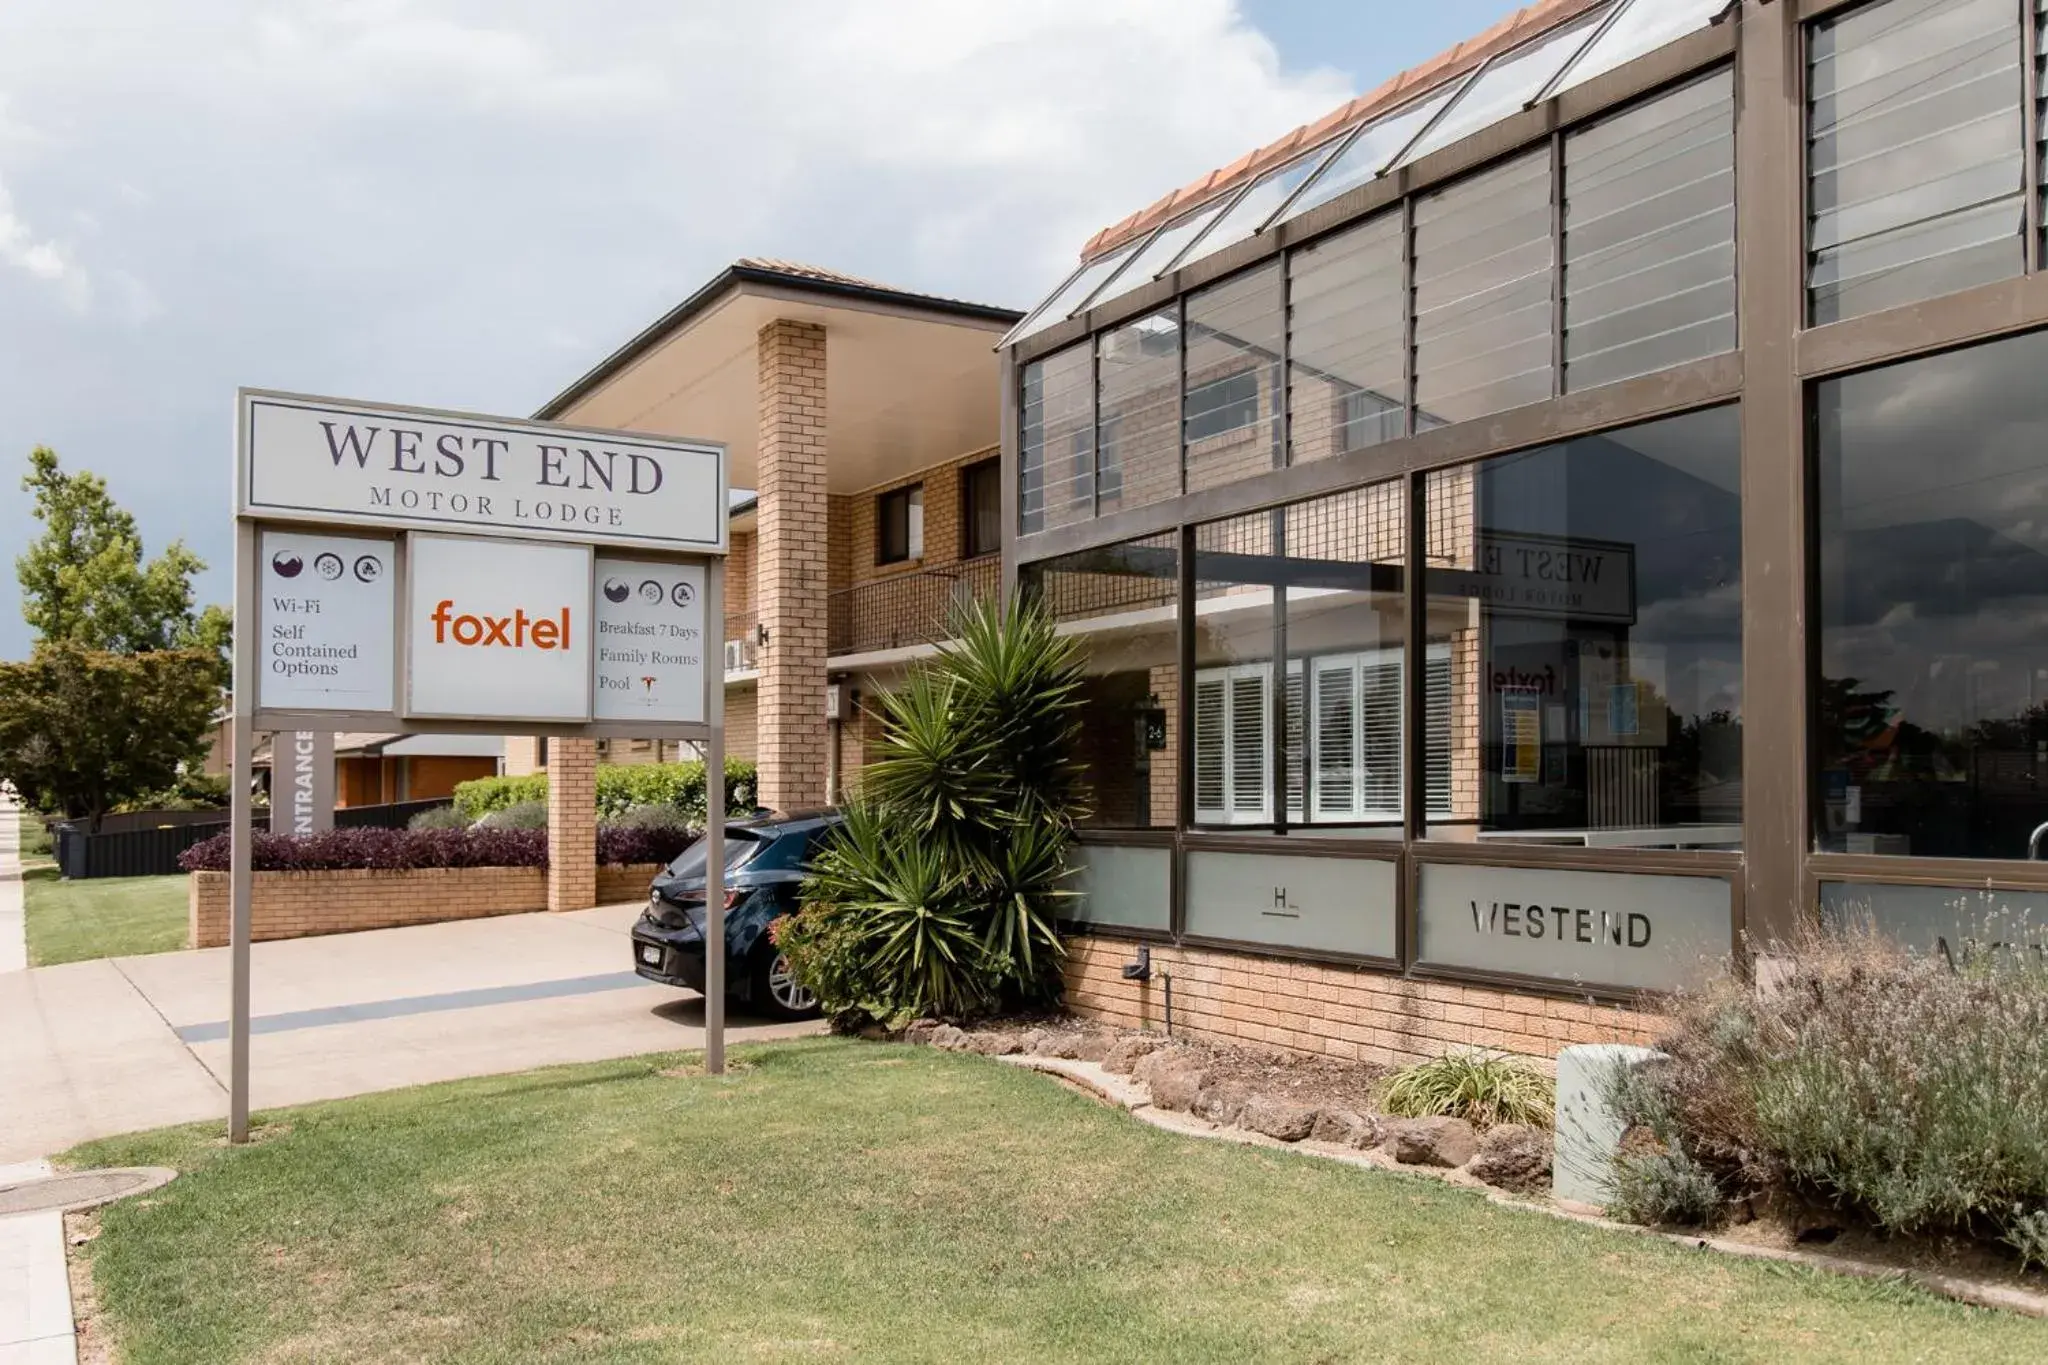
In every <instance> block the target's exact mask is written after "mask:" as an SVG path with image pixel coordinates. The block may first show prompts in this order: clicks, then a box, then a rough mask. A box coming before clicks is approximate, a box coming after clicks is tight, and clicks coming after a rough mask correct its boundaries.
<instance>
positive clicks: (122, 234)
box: [0, 0, 1352, 657]
mask: <svg viewBox="0 0 2048 1365" xmlns="http://www.w3.org/2000/svg"><path fill="white" fill-rule="evenodd" d="M77 10H78V7H77V5H76V3H75V0H7V3H6V4H4V5H0V180H4V182H5V185H6V187H7V188H9V189H11V190H12V192H13V198H12V200H11V201H10V200H8V199H6V198H5V197H4V196H0V319H8V320H9V321H0V412H4V413H5V414H6V417H7V421H6V423H5V433H6V439H8V440H9V441H12V442H14V443H15V444H16V445H19V444H21V442H22V441H23V440H28V441H35V440H42V441H48V442H50V443H53V444H57V445H58V446H59V447H60V449H62V450H65V451H67V453H69V454H70V455H71V456H72V458H74V459H75V460H76V461H77V462H79V463H81V464H85V465H88V466H91V467H94V468H98V469H102V470H103V471H104V472H106V473H107V474H108V475H109V476H110V477H111V478H112V479H113V481H114V484H115V489H116V491H117V493H123V495H124V496H126V497H128V498H129V501H130V502H131V504H132V505H135V506H137V507H138V510H140V511H142V513H143V516H144V523H145V529H149V528H151V527H152V525H154V526H156V527H157V528H158V529H156V530H154V531H153V532H152V534H153V537H154V538H155V539H159V540H161V539H167V538H168V537H169V535H170V534H185V535H187V536H188V537H189V538H191V539H192V540H193V541H194V542H195V543H197V544H198V545H199V546H200V548H201V549H202V551H204V552H208V553H210V555H211V556H212V557H213V558H214V559H215V560H216V561H219V562H224V560H225V553H224V550H225V541H224V532H223V528H222V527H221V525H220V518H219V516H218V508H219V506H220V505H221V500H222V494H221V487H222V486H223V485H224V480H225V478H226V474H225V470H226V467H227V465H226V461H225V458H224V456H223V454H222V451H221V448H220V447H221V435H220V430H219V427H220V412H221V410H222V407H223V404H224V402H225V395H226V394H227V393H228V392H230V391H231V390H232V388H233V386H234V385H235V384H237V383H249V384H269V385H276V386H280V387H292V388H300V389H313V390H324V391H330V392H353V393H358V394H362V395H365V396H371V397H388V398H391V399H394V400H400V401H424V402H434V403H439V404H443V405H447V406H458V407H473V408H494V409H498V410H511V411H520V410H530V409H531V408H532V407H533V406H535V405H537V404H538V403H539V402H540V401H542V400H543V399H545V398H546V397H547V396H548V395H549V394H551V393H553V392H554V391H555V390H557V389H558V388H559V387H560V386H561V385H563V384H565V383H566V382H568V381H569V380H570V379H572V378H573V377H574V376H575V375H576V374H578V373H580V372H581V371H582V370H583V369H584V368H585V367H586V366H587V365H588V364H589V363H590V362H591V361H594V360H595V359H596V358H598V357H599V356H601V355H602V354H603V353H604V352H606V351H608V350H609V349H610V348H611V347H613V346H615V345H617V344H619V343H620V342H621V341H623V340H624V339H625V338H627V337H628V336H630V335H631V334H632V333H633V332H634V331H636V330H637V329H638V328H639V327H641V326H643V325H644V324H645V323H646V322H647V321H648V320H649V319H651V318H653V317H654V316H656V315H658V314H659V313H660V312H661V311H663V310H664V309H666V308H667V307H669V306H671V305H673V304H674V303H675V302H676V301H677V300H678V299H680V298H682V297H683V296H685V295H686V294H687V293H688V292H689V291H690V290H692V289H694V288H695V287H696V286H697V285H699V284H701V283H702V282H703V281H704V280H706V279H708V278H710V277H711V276H712V275H713V274H715V273H716V272H717V270H718V269H720V268H721V267H722V266H724V265H725V264H727V263H729V262H730V261H732V260H733V259H735V258H737V257H739V256H743V255H774V256H782V257H788V258H792V259H797V260H806V261H812V262H815V263H817V264H819V265H824V266H830V267H833V268H836V269H840V270H845V271H849V272H852V273H854V274H859V275H864V276H867V277H870V278H874V279H880V280H885V281H888V282H889V283H892V284H897V285H901V286H903V287H906V288H911V289H922V290H930V291H932V292H936V293H942V294H948V295H953V296H957V297H965V298H973V299H980V300H984V301H987V302H992V303H1006V304H1010V305H1012V306H1015V307H1019V308H1022V307H1026V306H1028V305H1030V304H1031V303H1033V302H1035V301H1036V296H1037V295H1038V294H1040V293H1042V292H1043V291H1045V290H1046V289H1048V288H1050V287H1051V286H1052V285H1053V284H1055V283H1056V282H1057V281H1058V279H1059V277H1060V276H1061V275H1063V274H1064V273H1065V271H1066V270H1067V269H1068V268H1069V266H1070V263H1071V262H1072V260H1073V259H1074V255H1075V253H1076V251H1077V250H1078V249H1079V247H1080V245H1081V243H1082V242H1083V241H1084V240H1085V239H1086V238H1087V237H1088V236H1089V235H1090V234H1092V233H1093V232H1094V231H1095V230H1096V229H1098V228H1100V227H1102V226H1103V225H1104V224H1106V223H1109V222H1112V221H1115V220H1116V219H1119V218H1122V217H1123V216H1125V215H1126V214H1129V213H1130V212H1132V211H1133V210H1135V209H1138V208H1140V207H1142V206H1143V205H1145V204H1148V203H1150V202H1151V201H1152V200H1154V199H1156V198H1158V197H1159V196H1160V195H1161V194H1163V193H1165V192H1167V191H1169V190H1171V189H1173V188H1174V187H1176V186H1177V185H1179V184H1182V183H1184V182H1185V181H1187V180H1190V179H1192V178H1194V177H1196V176H1198V175H1201V174H1203V173H1204V172H1206V171H1208V170H1209V169H1210V168H1212V167H1214V166H1217V165H1220V164H1223V163H1225V162H1228V161H1231V160H1234V159H1235V158H1237V157H1238V156H1240V155H1241V154H1243V153H1244V152H1245V151H1247V150H1249V149H1250V148H1251V147H1253V146H1255V145H1257V144H1259V143H1262V142H1264V141H1266V140H1269V139H1271V138H1274V137H1277V136H1279V135H1281V134H1283V133H1285V132H1286V131H1287V130H1289V129H1290V128H1292V127H1294V126H1295V125H1297V124H1299V123H1302V122H1305V121H1308V120H1311V119H1314V118H1317V117H1320V116H1321V115H1322V114H1324V113H1326V112H1328V111H1329V110H1330V109H1331V108H1332V107H1334V106H1335V105H1336V104H1337V103H1339V102H1340V101H1341V100H1343V99H1344V98H1346V97H1347V96H1348V95H1349V94H1350V93H1352V92H1351V91H1350V90H1349V89H1348V88H1347V87H1346V85H1345V83H1344V82H1343V81H1342V79H1341V78H1339V77H1338V76H1336V75H1334V74H1333V73H1329V72H1313V73H1308V74H1300V73H1289V72H1285V71H1283V70H1282V69H1281V67H1280V64H1279V61H1278V59H1277V57H1276V55H1275V53H1274V50H1273V48H1272V45H1271V44H1270V43H1269V42H1268V41H1267V40H1266V39H1265V38H1264V37H1263V36H1261V35H1260V34H1259V33H1258V32H1256V31H1255V30H1253V29H1251V28H1250V27H1249V26H1247V25H1246V24H1245V22H1244V21H1243V20H1242V18H1241V17H1240V16H1239V15H1238V13H1237V11H1236V8H1235V5H1234V4H1233V3H1232V0H1014V2H1012V3H987V2H983V3H964V4H963V3H959V0H861V3H859V4H852V5H849V4H846V3H844V2H843V0H746V3H730V4H686V5H677V4H674V3H669V2H668V0H585V3H582V4H577V5H573V6H572V5H563V4H559V3H556V2H555V0H299V2H298V3H260V2H259V0H181V2H180V3H179V4H178V5H176V6H166V5H164V4H162V3H161V2H160V0H95V4H94V5H93V7H92V12H93V17H92V20H91V22H90V23H87V22H85V21H83V20H82V19H81V18H80V17H79V15H78V13H77ZM30 112H32V114H33V119H34V128H33V130H32V132H31V131H30V130H29V129H28V128H27V127H26V125H25V124H24V123H23V122H22V120H23V119H25V118H27V117H28V115H29V113H30ZM8 114H12V115H13V116H14V121H13V122H9V121H8V119H7V117H6V116H7V115H8ZM10 205H19V206H21V208H20V209H19V210H17V209H15V208H13V207H11V206H10ZM31 206H32V208H33V213H32V214H31V213H30V212H29V209H30V207H31ZM17 213H19V216H17ZM30 219H33V224H34V225H33V226H31V222H30V221H29V220H30ZM57 223H64V224H70V225H76V224H84V223H91V224H94V225H96V227H95V229H94V230H93V231H92V232H90V233H89V234H86V235H82V236H81V237H80V239H79V245H78V247H77V248H76V249H74V248H73V247H72V246H71V245H70V244H68V243H67V242H65V241H64V240H62V239H60V238H58V237H55V236H53V235H52V225H53V224H57ZM79 251H83V252H87V253H89V255H87V256H85V257H84V258H83V259H81V258H80V256H79V254H77V253H78V252H79ZM88 266H89V267H90V272H89V273H88V270H87V267H88ZM10 281H12V282H10ZM95 285H97V286H98V288H97V289H95ZM53 288H54V289H55V291H56V293H55V296H56V298H57V299H58V301H59V303H60V307H59V308H58V309H57V311H56V312H55V313H54V314H53V315H51V316H52V318H53V319H54V321H50V320H46V321H44V322H38V323H37V325H36V326H34V327H28V326H21V325H15V324H14V323H13V322H12V321H11V320H12V319H17V318H22V317H24V316H26V315H25V314H24V312H23V309H24V308H25V307H27V306H31V305H33V303H34V301H35V296H34V295H33V294H31V293H24V292H22V291H23V290H24V289H32V290H40V291H41V294H42V297H43V298H44V299H45V306H46V307H47V300H48V298H49V297H50V295H51V291H52V289H53ZM66 310H69V311H66ZM144 324H146V326H145V325H144ZM109 395H119V396H120V398H121V401H120V402H109V401H108V396H109ZM145 404H146V408H147V410H146V411H144V410H142V409H143V407H144V405H145ZM19 456H20V452H19V451H18V450H13V449H0V462H5V463H7V464H11V462H12V461H14V460H16V459H18V458H19ZM14 482H15V481H14V479H13V478H12V477H11V476H9V475H8V474H7V472H6V469H5V468H4V467H0V523H4V522H5V519H6V517H7V515H8V514H9V512H10V509H9V507H8V506H7V503H6V500H7V499H9V498H11V497H12V496H13V494H12V492H11V490H12V488H13V485H14ZM124 488H125V489H126V490H127V491H126V492H124V491H123V490H124ZM152 518H155V521H154V522H152ZM4 529H5V526H4V524H0V530H4ZM5 629H6V627H5V626H4V625H0V657H4V656H6V655H8V654H10V653H12V652H14V651H13V649H12V648H10V646H11V645H12V644H13V641H12V640H11V639H10V638H9V637H8V636H7V635H6V634H5Z"/></svg>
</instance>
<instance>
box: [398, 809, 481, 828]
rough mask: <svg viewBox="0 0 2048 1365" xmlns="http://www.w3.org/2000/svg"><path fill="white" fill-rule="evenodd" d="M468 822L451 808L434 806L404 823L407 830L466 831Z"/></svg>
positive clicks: (461, 814) (459, 812)
mask: <svg viewBox="0 0 2048 1365" xmlns="http://www.w3.org/2000/svg"><path fill="white" fill-rule="evenodd" d="M469 823H470V822H469V820H468V818H467V817H466V816H464V815H463V813H462V812H461V811H459V810H457V809H455V807H453V806H435V807H434V808H433V809H432V810H423V811H421V812H420V813H419V814H418V815H415V816H413V818H412V819H410V820H408V821H406V822H405V827H406V828H407V829H468V828H469Z"/></svg>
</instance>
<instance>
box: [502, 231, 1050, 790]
mask: <svg viewBox="0 0 2048 1365" xmlns="http://www.w3.org/2000/svg"><path fill="white" fill-rule="evenodd" d="M1021 316H1022V315H1021V314H1019V313H1017V312H1016V311H1014V310H1011V309H1004V308H995V307H990V306H986V305H982V304H974V303H964V302H961V301H958V300H953V299H942V298H935V297H932V296H930V295H924V294H915V293H909V292H906V291H903V290H900V289H893V288H890V287H887V286H884V285H879V284H875V283H872V282H870V281H867V280H861V279H856V278H854V277H852V276H848V275H842V274H837V273H834V272H831V271H826V270H819V269H816V268H813V267H810V266H803V265H793V264H790V263H788V262H783V261H771V260H743V261H740V262H738V263H736V264H735V265H733V266H732V267H730V268H729V269H727V270H725V271H723V272H722V273H720V274H719V275H718V277H717V278H715V279H713V280H712V281H711V282H710V283H708V284H706V285H705V286H704V287H703V288H702V289H700V290H698V291H697V292H696V293H695V294H694V295H692V296H691V297H690V298H689V299H687V300H686V301H685V302H683V303H682V304H681V305H680V306H678V307H677V308H676V309H674V310H673V311H671V312H670V313H668V314H667V315H666V316H664V317H662V318H661V319H659V320H658V321H656V322H655V323H654V324H653V325H652V326H650V327H649V328H647V329H646V330H645V331H643V332H642V333H641V334H640V335H639V336H637V337H635V338H633V339H632V340H631V341H629V342H628V343H627V344H626V345H624V346H623V347H621V348H620V349H619V350H618V351H616V352H615V353H613V354H612V355H611V356H609V357H608V358H606V359H605V360H604V361H603V362H602V363H601V364H600V365H598V366H597V367H596V368H595V369H593V370H592V371H591V372H590V373H589V374H587V375H585V376H583V377H582V378H581V379H579V380H577V381H576V382H575V383H574V384H572V385H571V386H570V387H569V388H568V389H567V390H565V391H564V392H563V393H562V394H561V395H559V396H558V397H556V398H555V399H553V400H552V401H551V402H549V403H548V404H547V405H546V406H545V407H543V408H542V409H541V411H540V412H539V413H538V414H537V415H538V416H539V417H540V418H542V419H546V420H556V421H563V422H571V423H576V424H579V425H585V426H595V427H606V428H619V429H624V430H632V431H646V432H653V433H660V434H667V435H677V436H691V437H696V438H700V439H706V440H715V441H722V442H724V443H725V445H726V446H727V449H728V451H729V452H730V457H731V466H732V467H731V480H732V485H733V487H734V489H735V490H747V491H745V492H740V491H735V493H734V497H733V504H732V507H731V509H730V513H731V518H732V522H731V526H732V544H731V553H730V556H729V558H728V559H727V561H726V563H727V573H726V605H725V629H724V633H723V637H722V642H723V646H724V647H723V651H722V654H723V658H724V668H725V679H726V710H725V715H726V748H727V752H728V753H730V754H732V755H733V756H734V757H738V758H748V759H753V760H755V761H756V762H757V763H758V764H759V765H760V771H761V800H762V802H763V803H764V804H765V805H767V806H769V807H771V808H774V809H777V810H798V809H803V808H806V807H816V806H820V805H824V804H826V803H827V802H829V801H831V800H833V799H836V796H837V795H838V793H839V792H841V791H843V790H844V786H845V783H846V781H847V780H848V779H849V778H850V777H851V775H852V774H853V773H854V772H855V771H856V770H857V769H858V768H859V767H860V765H861V764H862V762H863V761H864V756H865V754H866V751H867V748H868V746H869V744H870V742H871V739H872V721H871V719H870V717H869V715H868V713H867V709H866V703H867V701H868V699H869V698H871V697H872V696H873V695H874V692H875V689H876V687H877V686H885V685H887V684H888V683H889V682H891V681H893V680H895V679H897V678H899V677H900V676H901V674H902V671H903V669H904V667H905V665H906V664H908V663H909V662H910V661H912V660H914V659H916V658H918V657H921V656H924V655H927V654H929V653H930V652H931V643H930V642H931V640H932V639H933V638H934V637H935V635H936V634H937V633H938V631H939V628H940V626H941V625H942V624H943V622H944V619H945V615H946V611H947V609H948V607H949V606H950V605H951V604H952V603H953V602H955V601H957V600H961V599H963V598H969V597H982V596H990V595H993V594H995V593H996V592H998V591H999V590H1000V588H1001V558H1000V550H1001V543H1000V540H1001V523H1000V517H1001V490H1000V485H999V483H998V480H997V473H998V461H997V455H998V429H999V425H1000V396H999V395H1000V390H999V388H998V384H997V375H998V369H999V365H998V360H997V357H996V354H995V345H996V342H997V341H998V340H1000V339H1001V337H1002V334H1003V332H1004V331H1005V330H1006V329H1007V328H1009V327H1010V326H1012V325H1014V324H1015V323H1016V322H1017V320H1018V319H1019V318H1020V317H1021ZM597 756H598V758H599V759H600V760H601V761H608V762H627V763H630V762H653V761H656V760H657V759H659V758H670V757H674V756H675V755H674V754H673V753H672V752H662V751H661V749H660V748H659V747H658V746H656V745H655V744H653V743H651V742H649V741H631V740H624V741H612V742H610V743H608V744H606V745H605V746H604V748H603V751H601V752H600V753H599V754H598V755H597ZM546 759H547V749H546V746H545V745H544V744H543V743H541V742H540V741H536V740H526V739H513V740H509V741H507V746H506V770H507V771H508V772H514V773H517V772H530V771H533V770H534V769H536V768H539V767H544V766H546Z"/></svg>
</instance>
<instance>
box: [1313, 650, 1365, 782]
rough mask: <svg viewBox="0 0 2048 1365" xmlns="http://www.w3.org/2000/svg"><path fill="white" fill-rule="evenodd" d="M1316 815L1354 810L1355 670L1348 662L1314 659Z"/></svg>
mask: <svg viewBox="0 0 2048 1365" xmlns="http://www.w3.org/2000/svg"><path fill="white" fill-rule="evenodd" d="M1315 671H1316V755H1315V760H1316V773H1315V792H1316V815H1317V817H1318V818H1320V817H1324V816H1333V815H1336V816H1342V815H1353V814H1356V813H1357V810H1358V779H1357V774H1358V668H1357V666H1356V664H1355V663H1353V662H1352V661H1351V660H1349V659H1317V660H1316V661H1315Z"/></svg>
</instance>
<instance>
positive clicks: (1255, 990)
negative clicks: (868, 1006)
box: [1066, 936, 1659, 1066]
mask: <svg viewBox="0 0 2048 1365" xmlns="http://www.w3.org/2000/svg"><path fill="white" fill-rule="evenodd" d="M1133 947H1134V945H1132V944H1131V943H1129V942H1125V941H1120V940H1116V939H1109V938H1097V937H1093V936H1089V937H1082V938H1075V939H1071V940H1069V941H1068V945H1067V948H1068V956H1067V963H1066V981H1067V1006H1068V1008H1069V1009H1070V1010H1072V1011H1073V1012H1074V1013H1075V1014H1077V1015H1080V1016H1081V1017H1083V1018H1087V1019H1099V1020H1101V1021H1103V1022H1105V1023H1110V1024H1116V1025H1119V1026H1122V1027H1126V1028H1160V1027H1163V1026H1164V1023H1165V1013H1166V992H1165V983H1164V982H1163V981H1162V980H1161V979H1160V978H1161V975H1162V973H1165V974H1170V975H1171V976H1172V977H1173V1027H1174V1031H1175V1032H1176V1033H1182V1032H1185V1033H1189V1034H1194V1035H1198V1036H1201V1037H1207V1038H1216V1039H1221V1040H1225V1041H1234V1042H1259V1043H1268V1044H1272V1045H1275V1046H1278V1047H1284V1048H1287V1049H1289V1050H1291V1051H1295V1052H1305V1053H1320V1054H1325V1055H1328V1056H1332V1057H1342V1058H1345V1059H1347V1060H1351V1061H1368V1062H1379V1063H1383V1064H1387V1065H1395V1066H1399V1065H1405V1064H1407V1063H1409V1062H1415V1061H1421V1060H1423V1059H1424V1058H1428V1057H1434V1056H1439V1055H1441V1054H1442V1053H1445V1052H1449V1051H1453V1050H1455V1049H1458V1048H1462V1047H1481V1048H1494V1049H1500V1050H1503V1051H1507V1052H1517V1053H1522V1054H1525V1055H1528V1056H1534V1057H1555V1056H1556V1055H1557V1051H1558V1049H1559V1048H1561V1047H1564V1046H1566V1045H1567V1044H1570V1043H1608V1042H1621V1043H1648V1042H1650V1041H1651V1040H1652V1038H1653V1036H1654V1034H1655V1033H1656V1031H1657V1027H1658V1024H1659V1020H1658V1019H1657V1017H1656V1016H1655V1015H1651V1014H1645V1013H1642V1012H1639V1011H1634V1010H1626V1009H1620V1008H1617V1007H1614V1006H1606V1005H1593V1004H1588V1003H1585V1002H1583V1001H1572V1000H1557V999H1551V998H1548V997H1544V996H1537V995H1522V994H1516V993H1512V992H1509V991H1503V990H1495V989H1493V988H1491V987H1485V986H1464V985H1458V984H1455V983H1452V982H1445V981H1421V980H1410V979H1407V978H1404V977H1399V976H1394V975H1390V974H1389V973H1386V972H1378V971H1372V970H1369V969H1365V968H1358V967H1343V966H1336V965H1332V964H1326V963H1315V962H1287V961H1282V960H1281V959H1279V958H1272V957H1261V956H1258V955H1256V954H1251V953H1230V952H1222V951H1218V950H1215V949H1207V948H1191V947H1173V946H1161V945H1157V944H1155V945H1153V947H1152V980H1151V981H1149V982H1134V981H1126V980H1124V979H1123V973H1122V968H1123V964H1124V963H1125V962H1127V961H1129V960H1130V958H1131V955H1132V952H1133Z"/></svg>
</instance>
